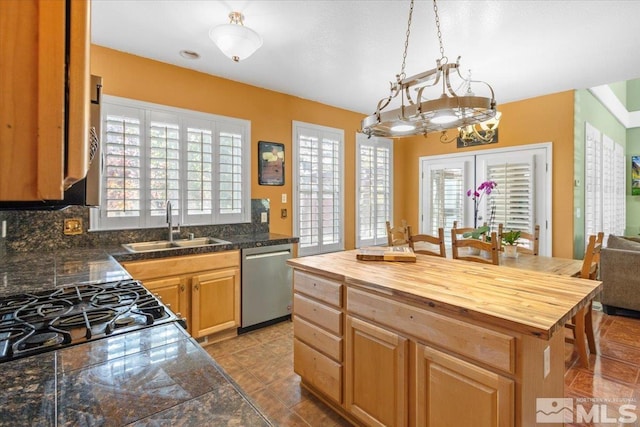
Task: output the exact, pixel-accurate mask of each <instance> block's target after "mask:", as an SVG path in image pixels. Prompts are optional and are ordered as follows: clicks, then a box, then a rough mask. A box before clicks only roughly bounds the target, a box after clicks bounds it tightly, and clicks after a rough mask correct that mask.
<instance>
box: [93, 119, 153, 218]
mask: <svg viewBox="0 0 640 427" xmlns="http://www.w3.org/2000/svg"><path fill="white" fill-rule="evenodd" d="M104 122H105V123H104V124H105V126H103V129H104V136H103V138H102V150H103V159H104V169H103V174H102V180H103V189H104V190H103V191H102V198H103V201H102V203H101V205H102V207H101V211H102V217H103V218H104V219H105V220H108V221H110V222H112V223H113V224H114V225H115V226H116V227H123V228H133V227H139V226H140V225H141V217H142V209H143V206H142V190H141V188H142V179H143V173H142V171H143V158H144V154H143V148H142V141H143V138H144V135H143V127H142V123H143V122H144V115H143V114H142V113H141V112H140V111H138V110H136V109H131V108H125V107H120V108H113V109H111V111H110V112H108V113H106V114H105V115H104Z"/></svg>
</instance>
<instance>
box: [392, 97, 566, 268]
mask: <svg viewBox="0 0 640 427" xmlns="http://www.w3.org/2000/svg"><path fill="white" fill-rule="evenodd" d="M573 93H574V92H573V91H569V92H562V93H557V94H553V95H546V96H541V97H538V98H531V99H527V100H524V101H518V102H512V103H508V104H503V105H498V110H499V111H501V112H502V118H501V119H500V133H499V140H498V143H497V144H491V145H488V146H485V147H472V148H468V149H458V148H456V143H455V141H454V142H452V143H450V144H443V143H441V142H440V133H434V134H429V136H428V137H427V138H424V137H422V136H420V137H413V138H408V139H400V140H396V142H395V143H394V170H395V177H394V218H395V219H397V220H400V219H403V218H405V219H406V220H407V222H408V223H409V224H418V223H419V218H418V215H419V206H418V204H419V191H418V190H419V168H420V166H419V160H418V159H419V157H420V156H433V155H439V154H447V153H454V152H455V153H458V152H462V151H463V150H467V151H472V150H473V151H475V150H482V149H490V148H502V147H510V146H517V145H525V144H534V143H540V142H551V143H552V146H553V148H552V149H553V183H552V188H553V198H552V203H553V213H552V215H553V218H552V221H553V236H552V241H553V247H552V250H553V255H554V256H559V257H566V258H573V114H574V100H573Z"/></svg>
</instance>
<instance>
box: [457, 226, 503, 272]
mask: <svg viewBox="0 0 640 427" xmlns="http://www.w3.org/2000/svg"><path fill="white" fill-rule="evenodd" d="M459 234H462V233H460V229H456V228H452V229H451V254H452V257H453V258H454V259H461V260H465V261H474V262H481V263H484V264H494V265H498V264H499V263H500V261H499V260H500V257H499V256H498V255H499V251H500V249H499V244H498V235H497V234H496V232H495V231H494V232H492V233H491V241H490V242H487V241H483V240H479V239H460V238H459V237H458V235H459ZM460 248H476V249H479V250H480V254H478V255H472V254H466V255H463V254H462V253H461V251H460ZM482 251H485V252H488V253H489V254H490V258H484V257H483V256H482Z"/></svg>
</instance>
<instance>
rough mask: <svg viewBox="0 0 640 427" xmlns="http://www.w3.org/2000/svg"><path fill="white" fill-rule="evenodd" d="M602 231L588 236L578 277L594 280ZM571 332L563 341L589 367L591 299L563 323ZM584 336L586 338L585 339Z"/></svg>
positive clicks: (592, 341)
mask: <svg viewBox="0 0 640 427" xmlns="http://www.w3.org/2000/svg"><path fill="white" fill-rule="evenodd" d="M603 239H604V233H603V232H600V233H598V235H597V236H594V235H591V236H589V242H588V243H587V249H586V250H585V253H584V259H583V261H582V269H581V270H580V278H582V279H591V280H596V279H597V278H598V268H599V266H600V251H601V250H602V240H603ZM565 327H567V328H569V329H571V330H572V332H573V336H572V337H566V338H565V342H569V343H572V344H574V345H575V346H576V350H577V351H578V356H579V358H580V363H581V364H582V367H584V368H588V367H589V355H588V354H587V346H588V347H589V352H590V353H591V354H596V353H597V349H596V340H595V336H594V332H593V307H592V303H591V301H589V304H588V305H587V306H586V307H583V308H582V309H580V310H579V311H578V312H577V313H576V314H575V315H574V316H573V317H572V318H571V322H569V323H567V324H565ZM585 338H586V339H585Z"/></svg>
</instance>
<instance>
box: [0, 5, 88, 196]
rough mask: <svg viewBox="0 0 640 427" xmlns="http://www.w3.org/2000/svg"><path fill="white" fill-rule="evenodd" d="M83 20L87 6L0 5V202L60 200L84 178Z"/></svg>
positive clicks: (85, 48) (85, 85) (85, 74)
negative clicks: (0, 38) (0, 120)
mask: <svg viewBox="0 0 640 427" xmlns="http://www.w3.org/2000/svg"><path fill="white" fill-rule="evenodd" d="M89 14H90V5H89V1H88V0H73V1H72V0H3V1H0V34H2V41H1V43H0V62H1V63H2V67H0V93H1V94H2V96H0V117H2V126H0V200H6V201H30V200H43V199H49V200H61V199H62V198H63V191H64V189H65V187H67V186H69V185H71V184H73V183H74V182H76V181H77V180H79V179H81V178H83V177H84V176H85V174H86V172H87V168H88V135H89V96H90V94H89V79H90V75H89V47H90V31H89V24H90V17H89ZM67 41H68V43H67Z"/></svg>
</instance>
